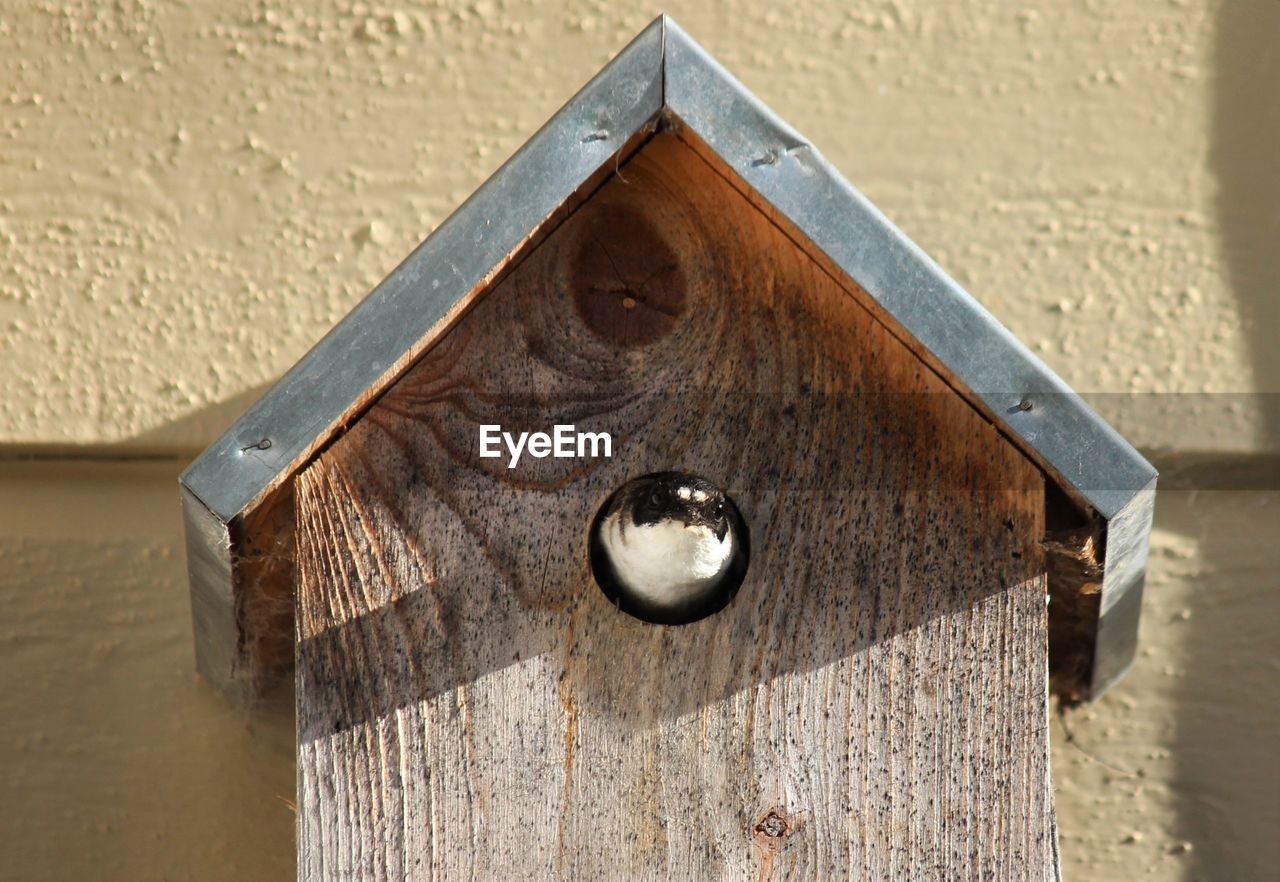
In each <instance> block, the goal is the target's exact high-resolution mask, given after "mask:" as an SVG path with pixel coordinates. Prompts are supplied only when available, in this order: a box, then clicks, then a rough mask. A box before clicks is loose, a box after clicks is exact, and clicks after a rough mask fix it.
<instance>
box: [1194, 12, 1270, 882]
mask: <svg viewBox="0 0 1280 882" xmlns="http://www.w3.org/2000/svg"><path fill="white" fill-rule="evenodd" d="M1277 35H1280V3H1277V2H1274V0H1268V2H1262V0H1258V2H1228V3H1223V4H1222V5H1221V6H1220V7H1219V11H1218V20H1217V32H1216V35H1215V44H1214V53H1213V59H1212V64H1213V68H1212V71H1211V76H1212V81H1211V85H1212V90H1213V92H1212V100H1213V132H1212V141H1211V150H1210V155H1209V161H1210V164H1211V168H1212V171H1213V172H1214V174H1215V175H1216V177H1217V181H1218V185H1219V191H1218V199H1217V215H1218V216H1217V223H1218V226H1219V228H1220V229H1221V231H1222V243H1221V247H1222V251H1223V258H1224V263H1225V266H1226V269H1227V273H1228V281H1229V283H1230V285H1231V287H1232V289H1233V290H1234V292H1235V295H1236V297H1237V300H1238V303H1239V309H1240V315H1241V318H1242V320H1243V322H1244V323H1245V328H1246V335H1247V336H1246V339H1247V341H1248V345H1249V346H1250V350H1251V351H1250V356H1251V359H1252V364H1253V374H1254V375H1253V377H1252V384H1253V388H1254V389H1257V390H1259V391H1267V392H1275V391H1277V390H1280V146H1278V145H1280V101H1278V100H1277V96H1278V95H1280V43H1278V42H1277V40H1276V37H1277ZM1270 410H1271V411H1272V413H1271V416H1270V417H1269V418H1268V422H1267V423H1266V424H1265V425H1264V427H1263V429H1264V431H1265V432H1266V436H1265V437H1264V438H1262V439H1260V440H1261V441H1262V442H1263V444H1264V445H1265V447H1266V449H1272V450H1274V449H1275V448H1276V447H1277V446H1278V445H1280V418H1278V417H1277V415H1276V413H1275V411H1276V409H1275V408H1271V409H1270ZM1263 496H1267V497H1271V498H1270V499H1269V500H1267V499H1264V498H1262V497H1263ZM1275 501H1276V500H1275V498H1274V494H1265V495H1260V494H1256V493H1247V492H1227V493H1214V494H1205V495H1204V496H1201V497H1200V498H1199V500H1198V502H1196V503H1195V504H1193V505H1191V506H1188V512H1187V513H1188V515H1189V522H1187V523H1184V524H1181V525H1171V526H1172V527H1173V528H1174V529H1176V530H1178V531H1179V532H1184V533H1186V534H1189V535H1194V536H1196V537H1197V538H1198V540H1199V542H1200V548H1201V553H1202V555H1203V570H1202V576H1203V584H1202V585H1201V588H1202V590H1201V591H1199V592H1197V594H1196V595H1195V597H1196V600H1195V602H1194V604H1193V608H1192V609H1191V611H1190V612H1191V615H1192V617H1193V618H1192V621H1194V622H1195V625H1196V626H1195V627H1194V628H1193V629H1192V630H1191V631H1190V636H1189V638H1188V642H1187V644H1186V647H1185V652H1186V655H1185V657H1184V658H1185V662H1184V663H1185V672H1184V674H1183V678H1182V690H1181V693H1180V694H1179V695H1178V696H1177V699H1176V706H1177V708H1178V719H1177V735H1176V753H1175V757H1176V758H1177V763H1178V771H1177V776H1176V780H1175V782H1174V787H1175V790H1176V792H1177V794H1178V798H1177V801H1178V805H1179V825H1180V828H1181V829H1180V831H1179V833H1180V835H1181V836H1182V837H1183V838H1185V839H1186V840H1187V841H1190V842H1193V843H1195V852H1194V853H1193V854H1192V855H1190V857H1191V859H1192V861H1191V871H1190V872H1189V873H1188V875H1187V877H1186V878H1188V879H1234V880H1259V882H1261V880H1264V879H1266V880H1270V879H1275V878H1276V876H1275V872H1276V869H1275V868H1276V866H1277V865H1278V864H1280V838H1278V837H1277V836H1276V830H1275V829H1274V823H1275V817H1276V800H1277V793H1278V792H1280V757H1278V756H1277V753H1276V750H1275V748H1276V743H1275V737H1276V735H1275V732H1276V730H1275V729H1274V728H1273V726H1274V720H1275V710H1274V709H1275V708H1276V707H1278V706H1280V658H1278V656H1277V653H1276V650H1275V649H1274V647H1275V646H1276V637H1275V631H1276V625H1275V623H1276V622H1277V621H1280V619H1278V618H1277V617H1280V576H1277V571H1276V568H1275V567H1266V566H1262V565H1260V561H1262V560H1264V559H1265V558H1266V557H1267V555H1266V554H1260V553H1259V549H1258V548H1257V547H1256V545H1253V547H1250V546H1251V545H1252V544H1253V543H1257V542H1259V541H1262V534H1261V533H1258V532H1256V531H1254V530H1246V531H1245V535H1240V534H1239V533H1238V532H1236V531H1233V530H1232V529H1231V527H1230V524H1232V523H1240V522H1241V515H1240V514H1239V513H1238V509H1240V508H1242V507H1244V508H1250V509H1252V510H1253V511H1252V513H1251V514H1249V515H1247V516H1245V522H1252V521H1253V519H1254V518H1261V519H1263V520H1264V521H1268V522H1274V521H1275V517H1276V513H1275V512H1274V511H1269V510H1268V509H1270V508H1273V507H1274V503H1275ZM1267 502H1270V503H1271V505H1264V503H1267ZM1259 506H1262V507H1259Z"/></svg>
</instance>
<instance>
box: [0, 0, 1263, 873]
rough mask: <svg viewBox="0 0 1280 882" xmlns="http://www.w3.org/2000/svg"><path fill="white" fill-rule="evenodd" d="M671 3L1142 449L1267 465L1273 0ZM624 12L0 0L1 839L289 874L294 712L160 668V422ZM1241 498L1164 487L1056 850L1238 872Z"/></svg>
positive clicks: (28, 850)
mask: <svg viewBox="0 0 1280 882" xmlns="http://www.w3.org/2000/svg"><path fill="white" fill-rule="evenodd" d="M668 11H669V12H671V13H672V14H674V15H675V17H676V18H677V19H678V20H679V21H680V22H681V24H682V25H683V26H684V27H685V28H686V29H687V30H688V31H689V32H690V33H691V34H692V35H693V36H694V37H695V38H696V39H698V40H700V41H701V42H702V43H703V44H704V45H705V46H706V47H707V48H708V49H709V50H710V51H711V52H712V53H713V54H715V55H716V56H717V57H719V58H720V59H721V60H722V61H723V62H724V63H725V64H726V66H728V67H729V68H730V69H731V70H732V71H733V72H734V73H735V74H737V75H738V76H739V78H741V79H742V80H743V81H744V82H745V83H746V85H747V86H748V87H750V88H751V89H752V90H754V91H755V92H756V93H757V94H759V95H760V96H761V97H762V98H763V99H764V100H765V101H766V102H768V103H769V104H771V105H772V106H773V107H774V108H775V109H776V110H777V111H779V112H780V113H781V114H782V115H783V116H784V117H785V118H787V119H788V120H789V121H790V122H791V123H793V124H794V125H795V126H796V127H797V128H798V129H799V130H800V131H802V132H804V133H805V134H806V135H807V136H809V137H810V138H811V139H812V140H813V142H814V143H815V145H816V146H817V147H818V148H819V149H821V150H822V151H823V152H824V153H825V154H826V155H827V156H828V157H829V158H830V159H831V160H832V161H833V162H834V163H835V164H836V165H837V166H838V167H839V168H840V169H841V170H843V171H844V172H845V174H846V175H847V176H848V177H849V178H850V180H852V181H853V182H854V183H855V184H856V185H857V186H858V187H859V188H861V189H862V190H863V191H864V192H865V193H866V194H867V195H868V196H870V197H871V198H872V199H873V200H874V201H875V202H876V203H877V204H878V205H879V206H880V207H881V208H882V209H883V210H884V211H885V212H886V213H887V214H888V215H889V216H890V217H891V218H893V219H894V220H895V221H896V222H897V223H898V224H899V225H900V226H902V227H903V228H904V229H905V230H906V231H907V232H908V234H909V235H911V236H912V237H913V238H915V239H916V241H917V242H919V243H920V244H921V245H922V246H923V247H924V248H925V250H927V251H928V252H929V253H931V254H932V255H933V256H934V257H935V258H937V259H938V260H939V261H940V262H941V263H942V264H943V266H944V267H946V268H947V269H948V270H949V271H950V272H951V273H952V274H953V275H955V276H956V278H957V279H959V280H960V282H961V283H962V284H964V285H965V286H966V287H968V288H969V289H970V290H971V291H972V292H973V293H974V294H975V296H977V297H978V298H979V299H980V300H981V301H982V302H984V303H985V304H986V305H987V306H988V307H989V308H990V309H991V310H992V311H993V312H994V313H995V314H996V315H997V316H998V317H999V318H1001V319H1002V320H1003V321H1005V322H1006V324H1008V325H1009V326H1010V327H1011V328H1012V329H1013V330H1014V332H1015V333H1017V334H1018V335H1019V336H1021V337H1022V338H1023V339H1024V340H1026V341H1027V342H1028V343H1029V344H1030V345H1032V346H1033V348H1035V349H1036V350H1037V351H1038V352H1039V353H1040V354H1041V355H1042V357H1044V358H1045V360H1046V361H1047V362H1048V363H1049V364H1050V365H1051V366H1052V367H1054V368H1055V369H1056V370H1057V371H1058V372H1059V373H1061V374H1062V375H1063V376H1064V377H1065V378H1066V379H1067V380H1068V381H1069V382H1071V383H1072V384H1073V385H1075V386H1076V387H1077V388H1079V389H1081V390H1083V391H1086V392H1100V393H1110V394H1104V395H1101V396H1099V397H1097V398H1096V401H1097V403H1098V404H1099V406H1100V407H1101V408H1102V409H1103V410H1104V412H1105V413H1107V414H1108V416H1110V417H1111V418H1113V419H1114V420H1115V421H1116V422H1117V424H1118V425H1119V426H1120V427H1121V428H1122V429H1123V430H1124V431H1125V432H1126V433H1128V434H1129V435H1130V437H1132V438H1133V439H1134V440H1135V441H1136V442H1138V443H1139V444H1141V445H1142V446H1144V448H1145V449H1147V450H1149V451H1151V452H1152V453H1154V454H1159V455H1161V456H1169V455H1171V454H1206V453H1207V454H1210V455H1225V454H1231V453H1245V454H1250V455H1254V460H1252V462H1253V463H1254V465H1252V466H1249V465H1248V464H1247V463H1246V468H1245V470H1244V472H1245V474H1246V475H1247V476H1249V477H1248V480H1252V481H1254V482H1255V483H1256V482H1257V477H1258V475H1259V474H1260V468H1259V466H1258V465H1257V463H1258V462H1261V463H1263V466H1265V465H1266V464H1267V463H1270V464H1272V465H1274V463H1275V460H1274V459H1272V460H1263V459H1258V458H1257V454H1259V452H1262V451H1271V452H1273V453H1274V451H1276V450H1280V417H1278V416H1277V412H1276V411H1277V408H1276V407H1275V405H1274V404H1272V405H1271V406H1270V407H1269V408H1268V406H1266V404H1265V403H1266V402H1267V401H1270V400H1271V399H1268V398H1266V397H1264V396H1260V395H1258V394H1256V393H1258V392H1271V393H1280V344H1278V343H1277V339H1276V338H1277V336H1278V335H1280V334H1278V332H1280V296H1278V294H1277V292H1280V248H1278V247H1277V245H1278V244H1280V161H1278V160H1277V159H1276V156H1277V155H1280V151H1278V150H1277V149H1276V147H1275V145H1276V144H1277V143H1280V101H1276V100H1275V96H1276V95H1277V94H1280V48H1278V47H1280V3H1276V2H1274V0H1230V2H1227V3H1211V2H1207V0H1171V2H1163V0H1149V2H1136V0H1131V2H1124V3H1116V2H1114V0H1108V2H1101V0H1070V2H1062V0H1026V2H1017V3H1013V2H997V0H963V2H961V0H956V2H948V3H940V2H933V3H925V2H912V0H890V2H864V3H837V2H832V0H826V2H811V3H801V4H797V5H793V6H781V5H778V4H766V3H763V2H745V0H738V2H719V3H710V2H704V3H691V2H690V3H686V2H676V3H672V4H671V5H669V6H668ZM655 13H656V9H636V8H635V7H631V6H627V5H624V4H621V3H611V2H585V0H561V2H551V0H544V2H530V3H519V4H517V3H509V2H498V0H478V2H473V3H461V2H451V0H436V2H412V0H406V2H404V3H398V4H396V5H394V6H381V5H377V4H363V3H349V2H347V3H297V4H289V3H260V2H256V3H231V2H222V3H218V2H212V0H205V2H191V3H162V2H156V0H142V2H124V0H121V2H117V3H98V2H85V3H74V2H65V3H54V2H44V3H34V2H27V0H0V376H2V377H3V380H4V389H3V394H2V397H0V401H3V406H2V407H0V459H2V458H4V457H6V456H7V457H9V458H10V460H11V461H9V462H7V463H3V462H0V562H2V563H3V567H0V878H5V879H8V878H15V879H49V878H101V879H130V880H132V879H162V878H167V879H180V878H193V879H221V878H227V879H258V878H261V879H280V878H286V877H288V876H289V875H290V873H291V870H290V866H291V860H292V857H291V854H292V842H291V841H290V840H289V836H290V831H291V823H292V815H291V814H290V812H289V809H288V807H287V805H286V804H285V802H284V801H283V800H284V799H287V798H289V797H290V795H291V792H292V765H291V762H292V760H291V756H292V733H291V730H290V728H289V726H290V722H289V715H288V713H287V712H286V710H281V709H279V708H276V709H274V710H273V709H267V710H264V711H262V712H260V713H257V714H254V715H252V716H244V715H237V714H236V713H234V712H231V711H229V710H227V709H226V708H225V707H224V706H223V705H222V704H220V703H219V701H218V700H217V699H216V697H215V696H213V695H212V694H211V693H210V692H209V690H208V689H207V688H205V687H204V686H203V684H201V683H200V682H199V681H198V680H197V679H196V678H195V676H194V674H193V673H192V662H191V651H190V644H189V631H188V627H189V625H188V618H187V616H188V614H187V607H186V597H185V593H184V591H185V586H184V574H183V567H182V551H181V542H180V538H179V531H180V526H179V523H178V517H179V516H178V511H177V504H176V494H175V493H174V484H173V479H174V477H175V475H176V472H177V470H178V468H179V466H180V464H181V460H182V458H183V457H189V456H190V454H191V453H192V452H193V451H195V450H197V449H199V448H200V447H202V446H203V445H204V444H205V443H206V442H207V441H208V440H209V439H210V437H211V436H212V434H213V433H215V432H216V431H218V430H220V429H221V428H224V427H225V425H226V424H227V423H228V422H229V421H230V420H231V419H232V418H234V416H235V415H236V413H238V412H239V410H241V409H242V408H243V407H244V405H245V404H247V403H248V401H250V400H252V397H253V396H254V395H255V394H256V392H257V391H258V390H259V389H260V388H261V387H262V386H263V385H264V384H266V383H268V382H270V381H271V380H272V379H273V378H274V377H276V376H277V375H278V374H279V373H280V372H281V371H282V370H284V369H285V368H287V367H288V366H289V365H290V364H291V363H292V362H293V361H294V360H295V359H296V358H297V357H298V356H299V355H300V354H301V353H302V352H303V351H305V349H306V348H307V347H308V346H310V345H311V344H312V343H313V342H314V341H315V340H316V339H317V338H318V337H319V336H320V335H321V334H322V333H323V332H324V331H325V330H326V329H327V328H328V327H329V326H330V325H331V324H332V323H333V322H334V321H335V320H336V319H337V318H339V317H340V316H341V315H342V314H343V313H345V312H346V310H347V309H348V308H349V307H350V306H351V305H352V304H354V303H355V302H356V301H357V300H358V299H359V298H360V297H361V296H362V295H363V294H364V293H365V292H366V291H367V290H368V289H369V287H371V286H372V285H373V284H374V283H375V282H376V281H378V279H380V278H381V277H382V275H383V274H385V272H386V271H387V270H388V269H389V268H390V267H392V266H394V265H395V264H396V263H398V262H399V260H400V259H401V258H402V257H403V256H404V255H405V254H406V253H407V252H408V251H409V250H410V249H411V248H412V247H413V245H414V244H416V243H417V242H418V241H419V240H420V239H421V238H422V237H423V236H425V235H426V234H427V233H428V232H429V231H430V230H431V229H432V228H433V226H434V225H435V224H437V223H438V222H439V221H440V220H441V219H442V218H443V217H444V216H445V215H446V214H447V213H448V211H449V210H451V209H452V208H453V207H454V206H455V205H456V204H457V203H458V202H460V201H461V200H462V199H463V198H464V197H465V196H466V195H467V194H468V193H469V192H470V191H471V190H472V189H473V188H474V187H475V186H476V185H478V184H479V183H480V182H481V181H482V180H483V179H484V178H485V177H486V176H487V175H488V174H489V173H490V172H491V171H492V170H493V169H494V168H495V167H496V166H497V165H498V164H499V163H500V162H501V161H502V160H503V159H504V158H505V157H506V156H507V155H508V154H510V153H511V152H512V151H513V150H514V149H515V148H516V147H518V146H519V144H520V143H521V142H522V141H523V140H524V139H525V138H526V137H527V136H528V135H529V134H530V133H531V132H532V131H533V130H534V129H535V128H536V127H537V126H538V125H539V124H540V123H541V122H542V121H543V120H544V119H545V118H546V117H547V116H548V115H550V114H551V113H552V112H553V111H554V110H555V109H556V108H557V107H558V106H559V105H560V104H561V103H562V102H563V101H564V100H565V99H566V98H568V97H569V95H571V94H572V92H573V91H574V90H575V89H576V88H577V87H578V86H579V85H580V84H581V83H582V82H583V81H585V80H586V79H587V78H588V77H589V76H590V75H591V74H592V73H594V71H595V70H596V69H597V68H599V67H600V66H601V65H602V64H603V63H604V62H605V61H606V60H607V59H608V58H609V57H610V56H611V55H612V54H613V53H614V52H615V51H616V50H617V49H619V48H620V47H621V46H622V45H623V44H624V43H625V42H626V40H628V39H629V38H630V37H631V36H632V35H633V34H634V33H635V32H636V31H638V30H639V29H640V28H641V27H643V26H644V24H646V23H647V22H648V21H649V20H650V19H651V18H652V17H653V15H654V14H655ZM1133 392H1141V393H1179V394H1159V395H1155V394H1152V395H1136V396H1135V395H1131V394H1128V393H1133ZM1203 393H1218V394H1203ZM1226 393H1238V394H1234V395H1233V394H1226ZM1274 398H1280V396H1277V395H1273V396H1272V399H1274ZM121 443H124V444H127V445H129V446H131V447H132V448H133V452H134V453H138V454H141V453H146V454H147V455H150V456H154V457H158V458H160V459H158V461H157V462H155V463H152V464H122V463H107V462H100V463H97V464H94V465H85V464H79V465H77V464H73V463H57V462H55V463H45V464H39V465H35V464H29V463H23V462H20V461H17V460H13V457H15V456H17V455H20V454H23V453H30V452H32V451H33V450H36V451H44V452H46V453H48V452H50V451H54V452H61V453H64V454H65V453H68V452H71V451H69V450H68V448H70V447H72V446H75V447H80V446H84V447H85V448H87V449H85V450H79V451H75V453H76V454H77V455H80V456H89V457H93V456H99V455H102V454H116V453H119V450H118V449H116V448H115V447H110V448H109V447H108V446H110V445H117V444H121ZM166 456H168V457H174V458H173V459H171V460H168V461H165V460H163V457H166ZM1198 461H1199V462H1201V463H1202V464H1203V463H1204V462H1205V460H1203V457H1202V459H1201V460H1198ZM1208 462H1209V465H1210V468H1209V469H1208V470H1207V471H1204V470H1202V471H1201V472H1198V473H1197V474H1198V475H1199V477H1198V478H1196V480H1197V481H1198V482H1199V483H1200V485H1201V486H1202V487H1214V486H1220V485H1222V484H1223V482H1222V481H1221V480H1220V479H1219V478H1218V475H1219V474H1220V473H1219V472H1216V471H1215V470H1214V469H1213V468H1212V460H1211V459H1210V460H1209V461H1208ZM1237 464H1238V463H1237ZM1206 475H1207V476H1208V477H1206ZM1278 486H1280V479H1277V478H1276V477H1275V476H1272V478H1271V487H1272V489H1273V490H1274V489H1275V488H1277V487H1278ZM1277 536H1280V494H1277V493H1275V492H1233V493H1227V492H1210V491H1207V490H1203V489H1202V490H1198V491H1194V492H1192V491H1186V492H1184V491H1174V492H1169V491H1165V492H1163V493H1162V495H1161V498H1160V501H1159V506H1158V511H1157V532H1156V536H1155V546H1154V554H1153V560H1152V582H1151V591H1150V594H1149V598H1150V599H1149V603H1148V606H1147V609H1146V614H1145V618H1144V622H1143V633H1142V647H1143V649H1142V653H1143V654H1142V656H1141V658H1140V659H1139V662H1138V665H1137V666H1136V667H1135V669H1134V671H1133V673H1132V674H1131V675H1130V677H1129V679H1128V680H1127V681H1126V682H1125V683H1124V684H1122V685H1121V686H1120V687H1119V688H1118V689H1117V690H1116V691H1114V692H1113V693H1111V694H1110V695H1108V696H1107V697H1106V698H1105V699H1104V700H1103V701H1102V702H1100V703H1099V704H1097V705H1095V706H1093V707H1090V708H1087V709H1084V710H1082V711H1078V712H1076V713H1075V714H1074V715H1072V716H1070V717H1069V718H1068V721H1067V723H1068V725H1069V726H1071V728H1072V730H1073V731H1074V733H1075V735H1076V737H1077V740H1078V741H1079V742H1080V744H1081V745H1083V746H1084V747H1085V748H1086V749H1087V750H1088V751H1089V752H1090V753H1091V754H1093V755H1095V756H1096V757H1097V758H1098V760H1100V761H1095V760H1094V759H1089V758H1086V756H1085V754H1084V753H1082V752H1081V751H1079V750H1077V749H1075V748H1074V747H1072V746H1070V745H1067V744H1066V743H1065V742H1064V741H1063V739H1062V737H1061V735H1062V733H1061V730H1060V729H1058V727H1057V724H1056V723H1055V735H1056V736H1057V738H1058V740H1057V741H1056V742H1055V744H1054V750H1055V754H1054V774H1055V776H1056V783H1057V789H1058V798H1059V809H1060V815H1061V824H1062V832H1063V841H1062V845H1063V857H1064V865H1065V869H1066V878H1067V879H1068V880H1082V879H1090V880H1111V879H1114V880H1129V879H1134V878H1140V877H1141V878H1155V879H1168V880H1192V879H1232V880H1237V879H1238V880H1253V879H1257V880H1263V879H1272V878H1274V867H1276V866H1278V865H1280V837H1276V836H1275V835H1274V831H1275V830H1276V829H1278V828H1280V799H1277V798H1276V796H1275V794H1276V793H1277V792H1278V791H1280V769H1278V768H1277V764H1278V762H1280V760H1277V757H1278V756H1280V751H1277V749H1276V748H1277V747H1280V744H1277V738H1278V736H1277V735H1276V733H1277V732H1280V710H1278V708H1280V686H1278V685H1277V684H1280V676H1278V675H1280V661H1278V660H1277V655H1276V652H1275V650H1274V649H1273V648H1272V647H1273V646H1274V645H1275V644H1276V643H1277V642H1280V641H1277V635H1276V633H1275V631H1276V627H1275V625H1274V624H1273V622H1275V621H1276V620H1277V617H1280V577H1278V576H1277V572H1280V559H1277V558H1278V556H1277V554H1276V552H1275V545H1276V543H1275V539H1276V537H1277ZM1108 766H1111V767H1114V768H1109V767H1108ZM1117 770H1120V771H1117ZM1184 846H1189V848H1188V847H1184Z"/></svg>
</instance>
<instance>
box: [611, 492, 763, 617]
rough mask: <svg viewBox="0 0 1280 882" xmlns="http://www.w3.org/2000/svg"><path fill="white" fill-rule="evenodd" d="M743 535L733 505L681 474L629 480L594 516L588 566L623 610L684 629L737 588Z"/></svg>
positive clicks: (717, 607)
mask: <svg viewBox="0 0 1280 882" xmlns="http://www.w3.org/2000/svg"><path fill="white" fill-rule="evenodd" d="M748 551H749V549H748V542H747V531H746V527H745V525H744V523H743V521H742V515H741V514H740V513H739V512H738V509H737V507H736V506H735V505H734V504H733V501H732V500H730V499H729V498H728V497H727V496H725V494H724V492H723V491H722V490H721V489H720V488H719V487H717V486H716V485H715V484H713V483H712V482H710V481H708V480H707V479H705V478H701V477H698V476H697V475H690V474H686V473H684V472H659V473H657V474H652V475H644V476H642V477H639V478H635V479H633V480H631V481H628V482H627V483H626V484H624V485H622V487H620V488H618V490H617V492H615V493H614V494H613V496H611V497H610V498H609V501H608V502H606V503H605V505H604V508H602V509H601V511H600V514H599V515H598V516H597V517H596V521H595V524H594V525H593V528H592V536H591V566H592V569H593V570H594V572H595V575H596V581H598V582H599V583H600V586H601V587H602V588H603V589H604V590H605V593H606V594H607V595H608V596H609V597H610V599H612V600H613V601H614V602H615V603H616V604H617V605H618V606H619V607H620V608H621V609H623V610H625V611H626V612H629V613H631V614H632V615H634V616H636V617H638V618H641V619H645V620H646V621H650V622H656V623H659V624H683V623H685V622H692V621H695V620H697V619H700V618H703V617H705V616H708V615H710V614H711V613H713V612H716V611H718V610H720V609H722V608H723V607H724V606H725V605H726V604H728V602H729V601H730V600H731V599H732V598H733V593H734V592H735V591H736V590H737V588H738V585H740V584H741V582H742V577H743V575H744V574H745V573H746V569H747V560H748Z"/></svg>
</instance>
